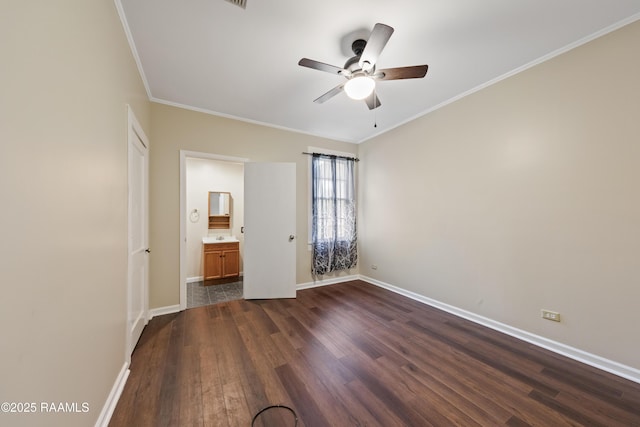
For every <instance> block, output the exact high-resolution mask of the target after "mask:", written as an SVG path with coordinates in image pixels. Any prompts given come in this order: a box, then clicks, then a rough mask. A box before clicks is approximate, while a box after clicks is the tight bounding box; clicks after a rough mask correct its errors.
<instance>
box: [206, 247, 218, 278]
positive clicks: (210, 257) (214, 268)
mask: <svg viewBox="0 0 640 427" xmlns="http://www.w3.org/2000/svg"><path fill="white" fill-rule="evenodd" d="M222 260H223V258H222V251H218V250H207V251H205V252H204V280H211V279H220V278H221V277H222Z"/></svg>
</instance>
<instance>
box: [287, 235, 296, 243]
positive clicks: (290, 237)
mask: <svg viewBox="0 0 640 427" xmlns="http://www.w3.org/2000/svg"><path fill="white" fill-rule="evenodd" d="M295 238H296V236H294V235H293V234H290V235H289V241H290V242H293V239H295Z"/></svg>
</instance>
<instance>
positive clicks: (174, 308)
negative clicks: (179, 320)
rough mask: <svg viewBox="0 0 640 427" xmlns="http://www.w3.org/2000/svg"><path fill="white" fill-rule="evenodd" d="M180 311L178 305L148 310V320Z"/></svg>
mask: <svg viewBox="0 0 640 427" xmlns="http://www.w3.org/2000/svg"><path fill="white" fill-rule="evenodd" d="M179 311H180V304H176V305H168V306H166V307H158V308H152V309H151V310H149V320H151V319H153V318H154V317H156V316H162V315H163V314H171V313H177V312H179Z"/></svg>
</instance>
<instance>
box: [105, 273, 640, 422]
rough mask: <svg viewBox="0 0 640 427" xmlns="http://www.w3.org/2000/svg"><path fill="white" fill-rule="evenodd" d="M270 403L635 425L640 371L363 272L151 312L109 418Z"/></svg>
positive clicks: (303, 413)
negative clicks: (477, 318)
mask: <svg viewBox="0 0 640 427" xmlns="http://www.w3.org/2000/svg"><path fill="white" fill-rule="evenodd" d="M272 404H282V405H287V406H290V407H291V408H292V409H294V410H295V412H296V413H297V416H298V418H299V424H298V425H299V426H307V427H311V426H384V427H390V426H451V425H460V426H502V425H506V426H512V427H516V426H553V427H555V426H608V427H610V426H640V384H636V383H633V382H631V381H627V380H624V379H622V378H619V377H616V376H614V375H611V374H608V373H606V372H602V371H599V370H597V369H595V368H592V367H590V366H586V365H583V364H580V363H578V362H575V361H572V360H569V359H567V358H564V357H561V356H559V355H557V354H554V353H551V352H549V351H546V350H544V349H541V348H538V347H535V346H533V345H530V344H528V343H525V342H522V341H520V340H517V339H515V338H512V337H510V336H507V335H503V334H500V333H498V332H495V331H492V330H490V329H487V328H484V327H482V326H479V325H477V324H474V323H472V322H469V321H466V320H463V319H460V318H457V317H455V316H453V315H450V314H448V313H445V312H442V311H439V310H436V309H434V308H431V307H429V306H426V305H423V304H421V303H419V302H416V301H413V300H411V299H408V298H405V297H403V296H400V295H397V294H394V293H392V292H389V291H386V290H384V289H381V288H378V287H375V286H373V285H369V284H367V283H365V282H361V281H353V282H347V283H341V284H337V285H331V286H325V287H321V288H315V289H307V290H303V291H299V292H298V298H297V299H295V300H294V299H290V300H261V301H244V300H239V301H231V302H226V303H221V304H216V305H210V306H206V307H198V308H194V309H190V310H186V311H184V312H181V313H177V314H172V315H166V316H160V317H156V318H154V319H153V320H152V321H151V322H149V325H148V326H147V327H146V328H145V330H144V332H143V334H142V337H141V339H140V342H139V343H138V346H137V347H136V350H135V352H134V354H133V357H132V363H131V375H130V376H129V379H128V381H127V384H126V386H125V389H124V391H123V393H122V396H121V397H120V401H119V403H118V405H117V407H116V409H115V412H114V414H113V417H112V419H111V423H110V426H113V427H116V426H127V427H129V426H154V427H155V426H216V427H219V426H250V425H251V420H252V417H253V416H254V414H256V413H257V412H258V411H259V410H260V409H262V408H264V407H265V406H268V405H272ZM272 412H274V413H275V412H279V413H278V414H277V416H278V417H281V419H280V421H273V420H272V421H271V422H269V423H265V424H264V425H272V426H286V425H291V426H293V422H292V420H293V418H292V416H291V415H290V414H287V413H286V411H284V410H283V408H280V409H279V410H274V411H272ZM268 413H269V411H267V412H265V414H268ZM274 415H275V414H274ZM287 417H288V418H287ZM287 420H288V423H287Z"/></svg>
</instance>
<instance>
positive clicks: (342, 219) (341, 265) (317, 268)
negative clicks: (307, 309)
mask: <svg viewBox="0 0 640 427" xmlns="http://www.w3.org/2000/svg"><path fill="white" fill-rule="evenodd" d="M311 170H312V175H311V176H312V198H313V206H312V211H313V212H312V213H313V219H312V236H311V242H312V246H313V251H312V252H313V260H312V262H311V272H312V273H313V274H315V275H322V274H326V273H329V272H331V271H334V270H345V269H349V268H353V267H355V266H356V264H357V262H358V253H357V249H356V246H357V233H356V198H355V161H354V160H351V159H345V158H340V157H335V156H327V155H322V154H314V155H313V158H312V167H311Z"/></svg>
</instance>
